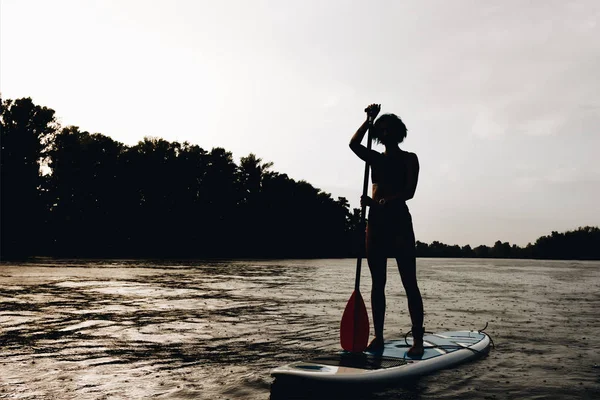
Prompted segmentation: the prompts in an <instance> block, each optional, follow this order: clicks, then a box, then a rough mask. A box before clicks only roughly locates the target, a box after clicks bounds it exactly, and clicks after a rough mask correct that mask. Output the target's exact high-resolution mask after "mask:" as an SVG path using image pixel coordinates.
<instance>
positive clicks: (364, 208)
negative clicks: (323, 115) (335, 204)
mask: <svg viewBox="0 0 600 400" xmlns="http://www.w3.org/2000/svg"><path fill="white" fill-rule="evenodd" d="M367 118H368V119H367V121H368V123H369V130H368V133H367V150H371V139H373V135H372V130H373V117H372V116H370V115H368V116H367ZM369 167H370V166H369V162H368V161H365V178H364V180H363V191H362V195H363V196H366V195H367V191H368V190H369V171H370V168H369ZM366 220H367V206H366V205H363V206H361V210H360V224H359V228H358V229H360V232H361V235H360V238H361V246H363V245H365V239H366ZM360 248H362V247H360ZM361 267H362V252H361V253H358V258H357V259H356V277H355V279H354V290H355V291H356V292H360V270H361Z"/></svg>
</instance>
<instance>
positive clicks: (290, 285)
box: [0, 259, 600, 400]
mask: <svg viewBox="0 0 600 400" xmlns="http://www.w3.org/2000/svg"><path fill="white" fill-rule="evenodd" d="M355 263H356V262H355V260H351V259H344V260H329V259H327V260H308V261H305V260H276V261H219V262H215V261H210V262H203V261H165V260H161V261H153V260H144V261H131V260H119V261H115V260H60V261H58V260H51V259H38V260H35V261H33V262H28V263H20V264H15V263H2V264H0V371H1V373H0V399H4V398H6V399H61V400H64V399H148V398H158V399H273V400H274V399H300V398H315V399H317V398H323V399H333V398H346V399H353V398H357V399H359V398H360V399H454V398H462V399H509V398H514V399H599V398H600V262H575V261H536V260H489V259H486V260H482V259H419V260H418V262H417V266H418V267H417V268H418V278H419V285H420V287H421V291H422V293H423V299H424V304H425V312H426V317H425V320H426V329H427V330H428V331H444V330H460V329H481V328H483V327H484V326H485V324H486V323H489V326H488V328H487V330H486V332H488V333H489V334H490V335H491V337H492V338H493V340H494V342H495V348H494V349H492V350H491V352H490V354H489V355H488V356H487V357H485V358H482V359H479V360H476V361H473V362H469V363H466V364H463V365H460V366H458V367H456V368H453V369H450V370H444V371H440V372H437V373H435V374H432V375H429V376H425V377H422V378H420V379H416V380H412V381H410V382H401V383H398V384H397V385H392V386H387V387H379V388H360V387H359V388H343V387H309V386H306V385H304V386H303V387H289V386H284V385H281V384H279V382H275V383H274V382H273V379H272V378H271V377H270V375H269V371H270V369H271V368H274V367H276V366H279V365H282V364H286V363H289V362H292V361H295V360H299V359H301V358H304V359H305V358H308V357H312V356H315V355H318V354H321V353H322V352H336V351H338V349H339V344H338V341H339V323H340V318H341V315H342V312H343V310H344V307H345V304H346V302H347V300H348V298H349V297H350V295H351V293H352V290H353V287H354V268H355ZM369 285H370V278H369V277H368V269H367V268H366V266H364V267H363V274H362V291H363V293H364V297H365V301H366V302H367V308H368V309H370V304H369V298H368V297H369V296H368V293H369ZM387 303H388V308H387V317H386V329H385V332H386V335H387V337H388V338H399V337H402V336H403V334H404V333H405V332H406V331H407V330H409V329H410V319H409V317H408V314H407V311H406V308H407V306H406V298H405V296H404V292H403V290H402V285H401V282H400V278H399V276H398V273H397V270H396V268H395V266H394V265H393V263H392V262H390V263H389V264H388V286H387Z"/></svg>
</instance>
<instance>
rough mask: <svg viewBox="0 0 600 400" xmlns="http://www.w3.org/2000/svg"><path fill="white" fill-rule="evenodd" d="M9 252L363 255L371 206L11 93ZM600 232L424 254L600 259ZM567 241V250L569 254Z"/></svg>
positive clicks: (426, 248)
mask: <svg viewBox="0 0 600 400" xmlns="http://www.w3.org/2000/svg"><path fill="white" fill-rule="evenodd" d="M0 107H1V108H0V133H1V137H0V144H1V155H0V173H1V191H0V195H1V198H0V202H1V203H0V211H1V215H0V218H1V232H0V239H1V243H0V246H1V247H0V257H1V258H2V259H10V258H22V257H27V256H31V255H48V256H57V257H177V258H179V257H227V258H236V257H268V258H283V257H301V258H304V257H355V256H357V255H358V254H357V252H358V251H359V250H360V249H362V247H363V246H361V236H362V235H361V234H360V232H361V231H362V228H361V227H360V226H359V225H360V218H359V215H360V210H359V209H356V208H354V209H351V208H350V205H349V203H348V201H347V199H345V198H343V197H338V198H337V199H335V198H333V197H332V196H331V194H330V193H326V192H324V191H322V190H320V189H318V188H315V187H314V186H312V185H311V184H310V183H308V182H306V181H302V180H300V181H297V180H295V179H293V178H291V177H289V176H288V175H287V174H283V173H279V172H276V171H273V164H272V163H270V162H264V161H263V160H261V159H260V158H258V157H257V156H256V155H254V154H248V155H247V156H245V157H242V158H241V159H240V161H239V163H236V162H235V161H234V159H233V156H232V153H231V152H229V151H227V150H225V149H223V148H218V147H217V148H213V149H211V150H210V151H208V150H205V149H203V148H201V147H200V146H198V145H195V144H190V143H188V142H183V143H180V142H169V141H166V140H163V139H160V138H150V137H146V138H144V139H143V140H141V141H140V142H138V143H137V144H136V145H133V146H127V145H124V144H123V143H120V142H118V141H115V140H113V139H111V138H110V137H107V136H104V135H102V134H99V133H89V132H87V131H81V130H80V129H79V128H78V127H74V126H68V127H61V126H60V125H59V124H58V123H57V120H56V116H55V111H54V110H52V109H50V108H47V107H43V106H39V105H36V104H34V103H33V101H32V100H31V99H30V98H22V99H17V100H10V99H7V100H2V99H0ZM599 243H600V240H599V232H598V228H590V227H585V228H580V229H578V230H577V231H574V232H567V233H564V234H559V233H556V232H553V233H552V235H551V236H548V237H546V236H545V237H542V238H539V239H538V240H537V241H536V243H535V244H533V245H528V246H527V247H526V248H525V249H521V248H518V247H516V246H514V245H513V246H510V245H508V243H501V242H497V243H496V245H494V247H492V248H488V247H486V246H479V247H476V248H474V249H471V248H470V247H469V246H464V247H459V246H448V245H445V244H442V243H439V242H433V243H431V244H430V245H428V244H426V243H422V242H417V255H418V256H421V257H431V256H433V257H436V256H440V257H520V258H523V257H537V258H587V259H594V258H595V259H600V254H599V253H598V248H599V247H600V246H598V244H599ZM560 249H562V250H560Z"/></svg>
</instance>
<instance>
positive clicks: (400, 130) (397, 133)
mask: <svg viewBox="0 0 600 400" xmlns="http://www.w3.org/2000/svg"><path fill="white" fill-rule="evenodd" d="M373 127H374V128H375V129H373V130H374V132H373V139H374V140H375V141H376V142H377V143H381V135H382V134H383V131H384V130H386V131H387V132H388V134H389V135H391V137H392V138H393V139H394V140H395V141H396V143H402V141H403V140H404V138H405V137H406V133H407V129H406V125H404V122H402V120H401V119H400V117H398V116H397V115H396V114H383V115H382V116H381V117H379V118H377V121H375V124H374V125H373Z"/></svg>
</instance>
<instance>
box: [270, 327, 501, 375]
mask: <svg viewBox="0 0 600 400" xmlns="http://www.w3.org/2000/svg"><path fill="white" fill-rule="evenodd" d="M423 343H424V347H425V353H424V354H423V356H422V357H421V358H419V359H416V358H415V359H413V358H410V357H408V356H407V355H406V352H407V351H408V349H409V348H410V347H411V345H412V339H411V338H408V339H401V340H388V341H386V342H385V346H384V349H383V352H382V353H377V354H373V353H368V352H364V353H350V352H345V351H343V352H340V353H337V354H333V355H330V356H321V357H317V358H314V359H312V360H309V361H301V362H294V363H291V364H288V365H284V366H282V367H279V368H275V369H273V370H272V371H271V375H272V376H274V377H275V378H285V379H290V378H293V379H302V380H308V381H315V382H316V381H318V382H331V383H378V382H384V381H390V380H402V379H405V378H409V377H415V376H420V375H425V374H429V373H431V372H434V371H437V370H440V369H443V368H449V367H452V366H454V365H456V364H460V363H462V362H464V361H467V360H469V359H472V358H475V357H478V356H481V355H482V354H486V353H487V352H488V351H489V347H490V343H491V339H490V337H489V336H488V335H486V334H485V333H484V332H481V331H455V332H442V333H436V334H429V335H426V336H425V337H424V338H423Z"/></svg>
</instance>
